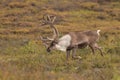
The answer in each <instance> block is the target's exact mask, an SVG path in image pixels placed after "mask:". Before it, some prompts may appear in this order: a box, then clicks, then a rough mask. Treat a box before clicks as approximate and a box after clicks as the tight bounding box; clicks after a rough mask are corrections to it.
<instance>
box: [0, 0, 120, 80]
mask: <svg viewBox="0 0 120 80" xmlns="http://www.w3.org/2000/svg"><path fill="white" fill-rule="evenodd" d="M44 14H51V15H55V16H57V18H56V21H55V24H54V25H55V27H57V29H58V30H59V32H60V36H62V35H64V34H65V33H67V32H70V31H83V30H98V29H100V30H101V32H100V34H101V37H100V40H99V42H98V44H99V45H100V46H101V47H102V50H103V52H104V57H102V56H101V55H100V54H99V51H97V52H96V54H95V55H92V51H91V50H90V49H89V48H85V49H80V50H77V53H76V54H77V55H78V56H81V57H82V59H81V60H79V59H75V60H74V59H72V58H71V59H69V61H67V60H66V53H64V52H61V51H57V50H55V51H52V52H51V54H47V52H46V48H45V47H44V45H43V44H42V42H41V40H40V35H44V36H51V35H52V34H53V33H52V31H51V29H50V28H49V26H44V27H43V26H41V18H42V16H43V15H44ZM0 80H120V0H0Z"/></svg>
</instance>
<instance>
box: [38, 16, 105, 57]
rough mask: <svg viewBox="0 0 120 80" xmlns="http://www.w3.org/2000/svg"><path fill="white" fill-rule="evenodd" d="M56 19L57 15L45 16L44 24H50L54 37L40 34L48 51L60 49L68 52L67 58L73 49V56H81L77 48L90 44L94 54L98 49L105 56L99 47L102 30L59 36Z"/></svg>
mask: <svg viewBox="0 0 120 80" xmlns="http://www.w3.org/2000/svg"><path fill="white" fill-rule="evenodd" d="M55 19H56V16H50V15H45V16H43V24H42V26H43V25H50V28H51V29H52V30H53V33H54V35H53V37H52V38H50V37H42V36H40V38H41V40H42V42H43V44H44V45H45V46H46V48H47V49H46V50H47V52H51V50H60V51H63V52H66V58H67V59H68V58H69V56H70V52H71V51H72V58H81V57H80V56H76V55H75V54H76V50H77V49H82V48H85V47H87V46H89V47H90V49H91V50H92V53H93V54H95V50H96V49H98V50H99V51H100V53H101V56H103V52H102V50H101V47H99V46H98V44H97V42H98V40H99V37H100V30H87V31H74V32H68V33H67V34H65V35H63V36H62V37H60V38H59V32H58V30H57V28H56V27H55V26H54V22H55Z"/></svg>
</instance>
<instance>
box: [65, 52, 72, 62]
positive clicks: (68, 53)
mask: <svg viewBox="0 0 120 80" xmlns="http://www.w3.org/2000/svg"><path fill="white" fill-rule="evenodd" d="M70 52H71V50H67V51H66V53H67V54H66V59H67V60H68V59H69V57H70Z"/></svg>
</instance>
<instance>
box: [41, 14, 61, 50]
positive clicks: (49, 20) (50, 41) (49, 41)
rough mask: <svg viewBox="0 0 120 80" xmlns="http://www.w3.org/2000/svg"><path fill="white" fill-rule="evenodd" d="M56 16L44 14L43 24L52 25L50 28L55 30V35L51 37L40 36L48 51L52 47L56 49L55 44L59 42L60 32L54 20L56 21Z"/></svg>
mask: <svg viewBox="0 0 120 80" xmlns="http://www.w3.org/2000/svg"><path fill="white" fill-rule="evenodd" d="M55 19H56V17H55V16H52V15H51V16H50V15H44V16H43V24H42V26H43V25H50V28H51V29H52V30H53V36H52V38H50V37H46V38H44V37H42V36H40V38H41V40H42V42H43V44H44V45H45V47H46V48H47V52H50V51H51V50H52V49H55V45H56V44H57V43H58V39H59V32H58V30H57V28H56V27H54V22H55Z"/></svg>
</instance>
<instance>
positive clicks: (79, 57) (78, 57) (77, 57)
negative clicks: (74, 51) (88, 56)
mask: <svg viewBox="0 0 120 80" xmlns="http://www.w3.org/2000/svg"><path fill="white" fill-rule="evenodd" d="M73 59H82V57H81V56H74V57H73Z"/></svg>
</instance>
